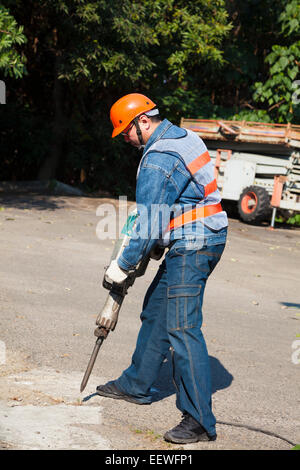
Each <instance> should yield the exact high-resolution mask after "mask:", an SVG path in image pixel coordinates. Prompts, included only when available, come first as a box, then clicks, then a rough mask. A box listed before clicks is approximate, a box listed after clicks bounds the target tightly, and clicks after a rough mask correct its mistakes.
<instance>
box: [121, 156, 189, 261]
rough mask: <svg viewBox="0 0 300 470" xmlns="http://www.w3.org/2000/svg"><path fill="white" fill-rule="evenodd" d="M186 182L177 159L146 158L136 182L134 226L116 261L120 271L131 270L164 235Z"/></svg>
mask: <svg viewBox="0 0 300 470" xmlns="http://www.w3.org/2000/svg"><path fill="white" fill-rule="evenodd" d="M189 180H190V175H189V173H188V171H187V169H186V168H185V166H184V165H183V163H182V162H181V161H180V160H179V159H178V158H177V157H176V156H174V155H171V154H163V153H162V154H158V153H156V152H153V153H152V154H150V155H149V156H148V158H147V162H146V164H144V165H142V167H141V169H140V172H139V177H138V181H137V189H136V202H137V210H138V214H139V217H138V223H137V227H136V229H135V231H134V233H133V236H132V239H131V240H130V242H129V245H128V246H127V247H126V248H125V249H124V251H123V253H122V255H121V256H120V258H119V259H118V264H119V267H120V268H122V269H124V270H130V269H134V268H135V266H136V265H137V264H138V262H139V261H140V260H141V259H142V258H143V257H144V256H146V255H147V254H148V253H149V252H150V251H151V249H152V248H153V247H154V246H155V244H156V243H157V241H158V240H159V239H160V238H161V237H162V236H163V234H164V231H165V230H166V228H167V226H168V224H169V222H170V211H171V208H172V206H173V204H174V203H175V202H176V200H177V198H178V196H179V195H180V193H181V192H182V190H183V189H184V188H185V186H186V185H187V184H188V182H189Z"/></svg>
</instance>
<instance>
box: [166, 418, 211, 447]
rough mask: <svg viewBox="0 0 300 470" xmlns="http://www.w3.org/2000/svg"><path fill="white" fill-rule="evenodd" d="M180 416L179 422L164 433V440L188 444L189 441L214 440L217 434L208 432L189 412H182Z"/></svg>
mask: <svg viewBox="0 0 300 470" xmlns="http://www.w3.org/2000/svg"><path fill="white" fill-rule="evenodd" d="M182 416H183V419H182V421H181V423H179V424H178V425H177V426H175V428H173V429H170V431H168V432H166V434H165V435H164V438H165V440H166V441H168V442H174V443H175V444H189V443H191V442H198V441H215V440H216V438H217V435H216V434H214V435H210V434H208V433H207V432H206V431H205V429H204V428H203V426H201V424H200V423H198V421H196V420H195V419H194V418H193V417H192V416H191V415H190V414H188V413H186V412H184V413H183V415H182Z"/></svg>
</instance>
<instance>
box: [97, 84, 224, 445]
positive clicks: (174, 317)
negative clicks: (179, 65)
mask: <svg viewBox="0 0 300 470" xmlns="http://www.w3.org/2000/svg"><path fill="white" fill-rule="evenodd" d="M110 118H111V121H112V124H113V133H112V137H116V136H118V135H123V136H124V139H125V141H126V142H127V143H130V144H131V145H133V146H135V147H137V148H140V149H142V150H143V154H142V158H141V161H140V164H139V169H138V174H137V184H136V204H137V210H138V223H137V226H136V228H135V234H134V235H135V236H133V237H132V238H131V240H130V242H129V244H128V246H127V247H125V249H124V251H123V253H122V254H121V256H120V257H119V258H118V260H117V261H116V260H113V261H112V262H111V264H110V266H109V267H108V269H107V271H106V278H107V279H109V280H110V281H113V282H116V283H119V284H121V283H122V282H124V280H125V279H126V278H127V276H128V273H129V272H130V271H131V270H133V269H134V268H135V267H136V266H137V264H138V263H139V262H140V260H141V259H143V257H145V256H146V255H147V254H149V253H153V252H154V251H155V250H157V249H158V250H160V249H161V250H165V257H164V259H163V261H162V263H161V264H160V266H159V268H158V271H157V274H156V276H155V278H154V280H153V281H152V283H151V285H150V287H149V288H148V291H147V293H146V296H145V299H144V304H143V310H142V314H141V321H142V324H141V329H140V332H139V334H138V338H137V344H136V349H135V351H134V354H133V356H132V362H131V365H130V366H129V367H128V368H127V369H126V370H125V371H124V372H123V373H122V374H121V376H120V377H119V378H118V379H116V380H111V381H109V382H107V383H106V384H104V385H99V386H98V387H97V389H96V390H97V393H98V394H99V395H101V396H105V397H110V398H115V399H123V400H126V401H128V402H131V403H135V404H140V405H141V404H150V403H151V401H152V398H153V388H152V386H153V384H154V383H155V380H156V379H157V376H158V373H159V371H160V368H161V366H162V363H163V361H164V360H165V358H166V357H167V356H168V353H169V350H171V351H172V354H173V367H174V371H173V372H174V378H175V385H176V398H177V399H176V406H177V408H178V409H179V410H180V411H181V414H182V419H181V421H180V423H179V424H178V425H177V426H175V427H174V428H172V429H171V430H169V431H167V432H166V433H165V435H164V438H165V440H166V441H169V442H173V443H177V444H186V443H191V442H198V441H211V440H215V439H216V419H215V416H214V414H213V411H212V397H211V395H212V390H211V373H210V364H209V356H208V351H207V347H206V343H205V340H204V337H203V333H202V331H201V326H202V303H203V295H204V289H205V285H206V282H207V279H208V277H209V275H210V274H211V272H212V271H213V269H214V268H215V266H216V265H217V263H218V261H219V260H220V257H221V255H222V252H223V250H224V247H225V244H226V237H227V225H228V220H227V215H226V212H225V211H224V210H223V209H222V207H221V203H220V201H221V197H220V193H219V191H218V188H217V183H216V180H215V179H214V170H213V164H212V162H211V159H210V156H209V153H208V151H207V149H206V146H205V144H204V142H203V141H202V140H201V139H200V138H199V137H198V136H197V134H196V133H194V132H192V131H189V130H186V129H183V128H180V127H177V126H176V125H174V124H172V123H171V122H170V121H169V120H167V119H162V118H160V115H159V110H158V109H157V106H156V104H155V103H154V102H153V101H152V100H151V99H149V98H148V97H147V96H144V95H142V94H139V93H131V94H128V95H126V96H123V97H122V98H120V99H119V100H118V101H117V102H116V103H114V104H113V106H112V107H111V111H110ZM166 209H169V210H166ZM145 227H146V229H145Z"/></svg>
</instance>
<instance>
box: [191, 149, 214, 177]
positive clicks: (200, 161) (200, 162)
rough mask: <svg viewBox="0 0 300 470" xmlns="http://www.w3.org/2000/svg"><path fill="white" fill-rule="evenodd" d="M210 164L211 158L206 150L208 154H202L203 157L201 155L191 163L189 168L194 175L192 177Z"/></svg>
mask: <svg viewBox="0 0 300 470" xmlns="http://www.w3.org/2000/svg"><path fill="white" fill-rule="evenodd" d="M208 162H210V156H209V153H208V150H206V152H204V153H202V154H201V155H199V157H197V158H195V160H193V161H192V162H191V163H189V164H188V165H187V167H188V169H189V170H190V172H191V173H192V175H194V174H195V173H197V171H198V170H200V168H202V167H203V166H204V165H206V163H208Z"/></svg>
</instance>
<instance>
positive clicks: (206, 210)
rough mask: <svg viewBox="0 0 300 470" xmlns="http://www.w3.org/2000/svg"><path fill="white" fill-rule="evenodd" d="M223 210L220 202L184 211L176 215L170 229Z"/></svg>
mask: <svg viewBox="0 0 300 470" xmlns="http://www.w3.org/2000/svg"><path fill="white" fill-rule="evenodd" d="M222 210H223V209H222V206H221V204H220V203H219V204H212V205H210V206H204V207H195V208H194V209H192V210H190V211H187V212H184V213H183V214H180V215H179V216H178V217H175V219H173V220H171V222H170V224H169V227H168V231H169V230H173V229H174V228H178V227H180V226H182V225H185V224H188V223H190V222H194V221H195V220H197V219H202V218H203V217H209V216H210V215H214V214H217V213H218V212H222Z"/></svg>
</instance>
